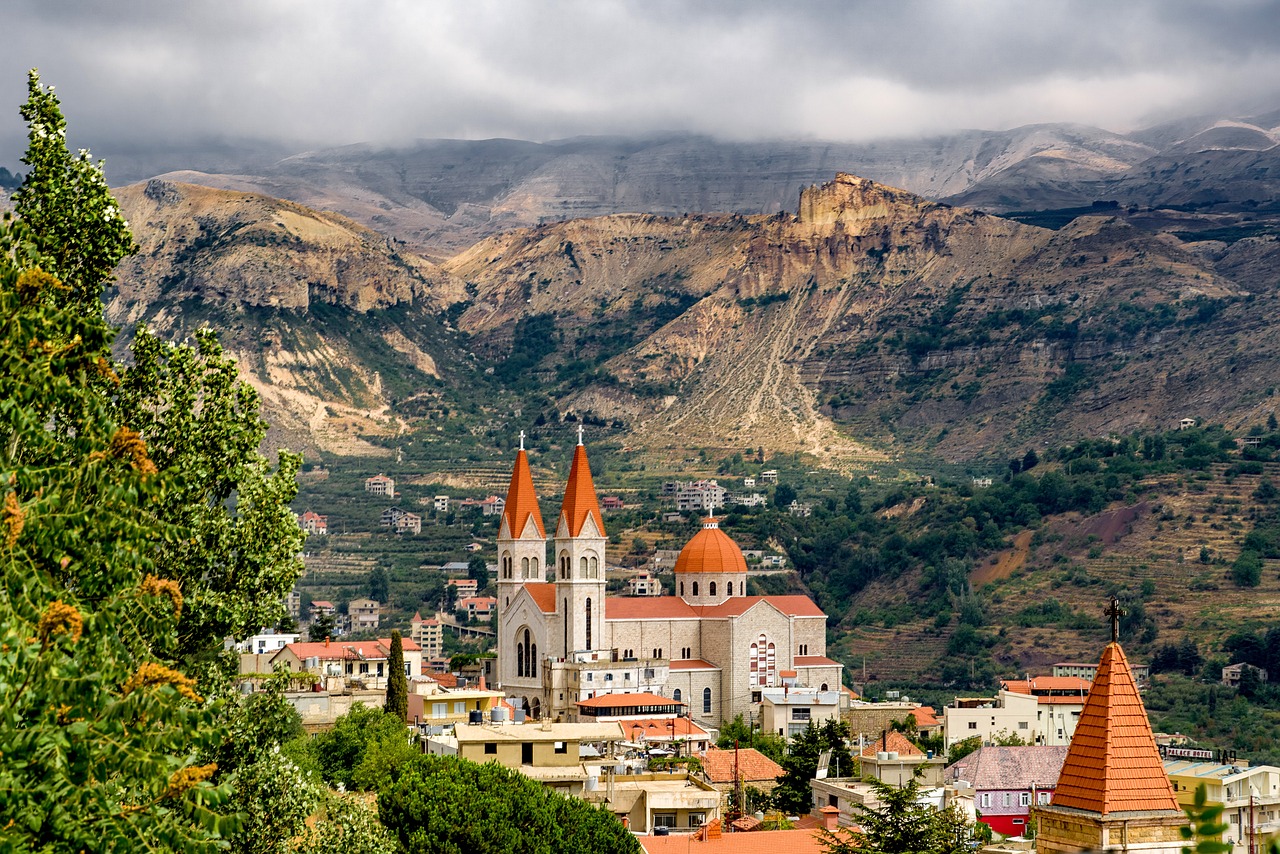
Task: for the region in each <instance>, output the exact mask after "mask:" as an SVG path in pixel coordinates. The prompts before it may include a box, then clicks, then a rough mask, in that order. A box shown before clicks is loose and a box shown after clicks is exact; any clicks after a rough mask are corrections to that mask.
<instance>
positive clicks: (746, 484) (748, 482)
mask: <svg viewBox="0 0 1280 854" xmlns="http://www.w3.org/2000/svg"><path fill="white" fill-rule="evenodd" d="M755 487H756V479H755V478H754V477H744V478H743V479H742V488H743V489H755Z"/></svg>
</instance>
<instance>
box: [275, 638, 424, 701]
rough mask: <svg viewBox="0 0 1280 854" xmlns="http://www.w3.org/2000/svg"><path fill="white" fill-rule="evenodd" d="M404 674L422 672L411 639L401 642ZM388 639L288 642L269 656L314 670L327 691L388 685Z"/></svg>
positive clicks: (299, 668) (298, 669) (419, 654)
mask: <svg viewBox="0 0 1280 854" xmlns="http://www.w3.org/2000/svg"><path fill="white" fill-rule="evenodd" d="M401 648H402V649H403V650H404V668H405V676H416V675H418V674H420V673H421V672H422V648H421V647H419V646H418V645H417V644H416V643H414V642H413V641H412V640H408V639H404V640H402V641H401ZM390 656H391V638H379V639H378V640H367V641H324V642H316V643H291V644H287V645H285V647H284V648H283V649H281V650H280V651H279V652H277V653H276V654H275V655H273V656H272V657H271V660H270V663H271V664H272V666H275V665H284V667H285V668H286V669H288V670H292V671H293V672H295V673H302V672H307V673H314V674H316V675H317V676H319V677H321V678H322V679H323V680H324V685H325V687H326V688H327V689H328V690H330V691H333V690H341V689H342V688H343V687H344V686H345V687H351V686H352V685H355V684H358V685H361V686H363V687H364V688H366V689H369V690H382V691H385V690H386V688H387V663H388V660H389V658H390Z"/></svg>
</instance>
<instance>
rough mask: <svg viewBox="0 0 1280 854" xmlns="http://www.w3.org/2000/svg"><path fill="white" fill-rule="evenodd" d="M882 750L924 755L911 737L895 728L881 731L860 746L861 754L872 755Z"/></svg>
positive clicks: (901, 753)
mask: <svg viewBox="0 0 1280 854" xmlns="http://www.w3.org/2000/svg"><path fill="white" fill-rule="evenodd" d="M882 750H887V751H890V752H893V753H897V754H898V755H899V756H924V751H923V750H921V749H920V748H918V747H916V746H915V745H914V744H912V743H911V739H909V738H907V737H906V736H905V735H903V734H902V733H900V732H898V731H897V730H896V729H893V730H888V731H886V732H882V733H881V734H880V737H879V738H877V739H876V740H875V741H873V742H871V743H870V744H868V745H867V746H866V747H864V748H862V755H863V756H868V757H874V756H875V755H876V754H877V753H879V752H880V751H882Z"/></svg>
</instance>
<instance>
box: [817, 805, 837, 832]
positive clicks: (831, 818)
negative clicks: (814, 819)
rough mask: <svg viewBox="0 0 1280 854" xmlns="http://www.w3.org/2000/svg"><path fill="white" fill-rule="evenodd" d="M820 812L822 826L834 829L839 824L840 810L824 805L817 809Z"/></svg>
mask: <svg viewBox="0 0 1280 854" xmlns="http://www.w3.org/2000/svg"><path fill="white" fill-rule="evenodd" d="M818 812H820V813H822V826H823V827H824V828H826V829H827V830H835V829H836V828H837V827H839V826H840V810H839V809H838V808H836V807H831V806H826V807H823V808H822V809H820V810H818Z"/></svg>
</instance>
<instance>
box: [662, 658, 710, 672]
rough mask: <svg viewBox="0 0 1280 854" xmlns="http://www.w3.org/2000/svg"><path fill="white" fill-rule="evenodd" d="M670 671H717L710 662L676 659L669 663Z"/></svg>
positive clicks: (698, 659)
mask: <svg viewBox="0 0 1280 854" xmlns="http://www.w3.org/2000/svg"><path fill="white" fill-rule="evenodd" d="M671 669H672V670H719V669H720V668H719V667H716V666H715V665H714V664H712V663H711V662H710V661H703V660H702V659H701V658H677V659H675V660H674V661H672V662H671Z"/></svg>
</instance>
